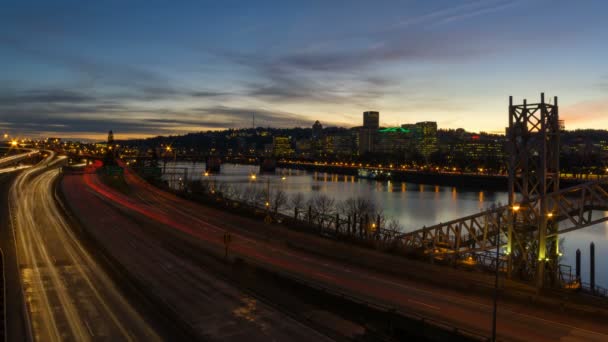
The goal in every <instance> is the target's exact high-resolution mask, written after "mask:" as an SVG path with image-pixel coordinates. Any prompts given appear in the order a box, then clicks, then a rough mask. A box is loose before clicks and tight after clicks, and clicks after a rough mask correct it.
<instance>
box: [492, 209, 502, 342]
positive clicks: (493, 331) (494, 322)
mask: <svg viewBox="0 0 608 342" xmlns="http://www.w3.org/2000/svg"><path fill="white" fill-rule="evenodd" d="M500 216H501V213H500V212H497V217H496V271H495V274H494V310H493V312H492V341H493V342H494V341H496V312H497V305H498V266H499V249H500Z"/></svg>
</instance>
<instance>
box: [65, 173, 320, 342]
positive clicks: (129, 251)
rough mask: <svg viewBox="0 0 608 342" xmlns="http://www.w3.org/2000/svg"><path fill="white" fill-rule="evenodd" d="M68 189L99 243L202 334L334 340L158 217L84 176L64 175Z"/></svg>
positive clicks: (208, 336)
mask: <svg viewBox="0 0 608 342" xmlns="http://www.w3.org/2000/svg"><path fill="white" fill-rule="evenodd" d="M86 176H91V175H86ZM62 189H63V192H64V195H65V197H66V200H67V202H68V203H69V207H70V208H71V211H72V212H73V213H74V214H75V215H78V216H79V219H80V220H81V221H82V223H83V225H84V226H85V227H86V229H87V231H89V232H90V233H91V234H92V235H94V237H95V239H96V240H97V241H98V243H99V244H100V245H102V246H103V247H104V248H105V249H106V250H107V251H108V253H109V254H111V255H112V256H113V257H114V258H115V259H116V260H117V261H118V262H120V263H121V264H122V265H123V266H124V268H125V269H127V271H128V272H129V274H130V275H131V276H133V277H135V278H136V281H137V282H138V283H140V284H142V285H141V286H143V287H145V291H147V292H148V293H150V294H151V295H152V296H153V297H155V298H157V300H158V302H160V303H161V306H163V307H164V308H165V309H166V310H167V311H168V312H170V313H171V314H172V315H173V316H174V317H175V319H178V320H180V321H183V322H186V324H187V325H188V327H189V328H190V329H192V330H193V331H194V332H195V333H196V335H197V336H199V338H200V339H211V340H221V341H243V340H247V341H328V340H329V339H328V338H327V337H325V336H324V335H321V334H319V333H318V332H316V331H315V330H313V329H311V328H309V327H307V326H304V325H302V324H301V323H299V322H298V321H296V320H294V319H291V318H289V317H288V316H286V315H285V314H284V313H283V312H280V311H278V310H276V309H274V308H273V307H270V306H268V305H267V304H265V303H264V302H260V301H259V300H257V299H256V298H255V297H252V296H251V295H249V294H247V293H245V292H243V291H242V290H240V289H238V288H236V287H235V286H233V285H231V284H229V283H228V282H226V281H225V280H222V279H219V278H218V277H215V276H213V275H211V274H210V273H209V271H208V270H207V269H206V268H205V267H204V266H201V265H199V264H197V263H195V262H194V261H193V260H189V259H188V258H185V257H184V256H183V255H181V254H180V253H176V252H175V250H178V249H179V248H180V247H179V245H177V246H176V245H175V244H173V240H172V239H171V238H168V237H167V236H165V234H159V232H160V230H161V229H162V228H160V227H158V226H157V224H155V222H154V221H150V220H147V217H145V216H143V217H141V216H140V215H130V214H129V215H126V214H125V213H124V212H123V211H122V210H121V209H120V208H119V207H118V206H116V203H113V202H111V201H107V200H106V199H105V198H103V197H100V196H99V195H98V194H97V193H94V192H92V191H86V190H84V189H86V185H85V183H84V179H83V177H82V176H79V175H71V176H68V175H66V176H64V179H63V182H62ZM171 247H172V248H171Z"/></svg>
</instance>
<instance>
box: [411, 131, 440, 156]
mask: <svg viewBox="0 0 608 342" xmlns="http://www.w3.org/2000/svg"><path fill="white" fill-rule="evenodd" d="M416 127H417V131H416V133H417V137H416V140H417V143H418V151H419V152H420V154H422V156H423V157H424V158H425V159H427V160H428V158H429V156H430V155H431V154H433V153H434V152H437V150H438V145H437V122H435V121H423V122H417V123H416Z"/></svg>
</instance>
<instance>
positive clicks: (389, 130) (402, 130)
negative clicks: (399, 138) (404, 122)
mask: <svg viewBox="0 0 608 342" xmlns="http://www.w3.org/2000/svg"><path fill="white" fill-rule="evenodd" d="M378 132H379V133H409V132H410V130H409V129H405V128H403V127H388V128H383V129H380V130H378Z"/></svg>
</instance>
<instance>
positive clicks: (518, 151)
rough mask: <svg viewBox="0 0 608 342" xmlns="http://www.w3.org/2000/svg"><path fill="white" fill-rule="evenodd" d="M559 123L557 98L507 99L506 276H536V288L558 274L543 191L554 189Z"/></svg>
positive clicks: (551, 209)
mask: <svg viewBox="0 0 608 342" xmlns="http://www.w3.org/2000/svg"><path fill="white" fill-rule="evenodd" d="M559 133H560V126H559V116H558V106H557V96H556V97H554V99H553V103H547V102H545V94H544V93H541V98H540V103H527V101H526V100H524V101H523V104H520V105H514V104H513V97H512V96H510V97H509V127H508V129H507V138H508V143H507V144H508V149H507V150H508V152H509V160H508V173H509V208H510V209H511V210H510V217H511V220H510V223H509V226H508V242H507V251H506V252H507V254H508V266H507V273H508V276H509V277H510V276H512V275H513V274H514V273H516V274H517V275H518V276H519V277H522V278H533V277H536V284H537V286H538V287H543V286H544V283H545V281H546V280H547V279H555V278H554V277H555V276H556V275H557V272H558V270H557V267H558V262H557V259H558V256H559V245H558V244H559V239H558V237H557V235H555V234H554V236H553V237H552V238H551V241H547V235H551V233H556V232H557V223H556V222H553V220H552V217H553V216H557V214H558V213H556V212H555V211H556V210H557V206H556V203H552V201H551V199H550V198H549V197H548V196H547V194H549V193H551V192H554V191H558V190H559V177H560V175H559V150H560V137H559Z"/></svg>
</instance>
